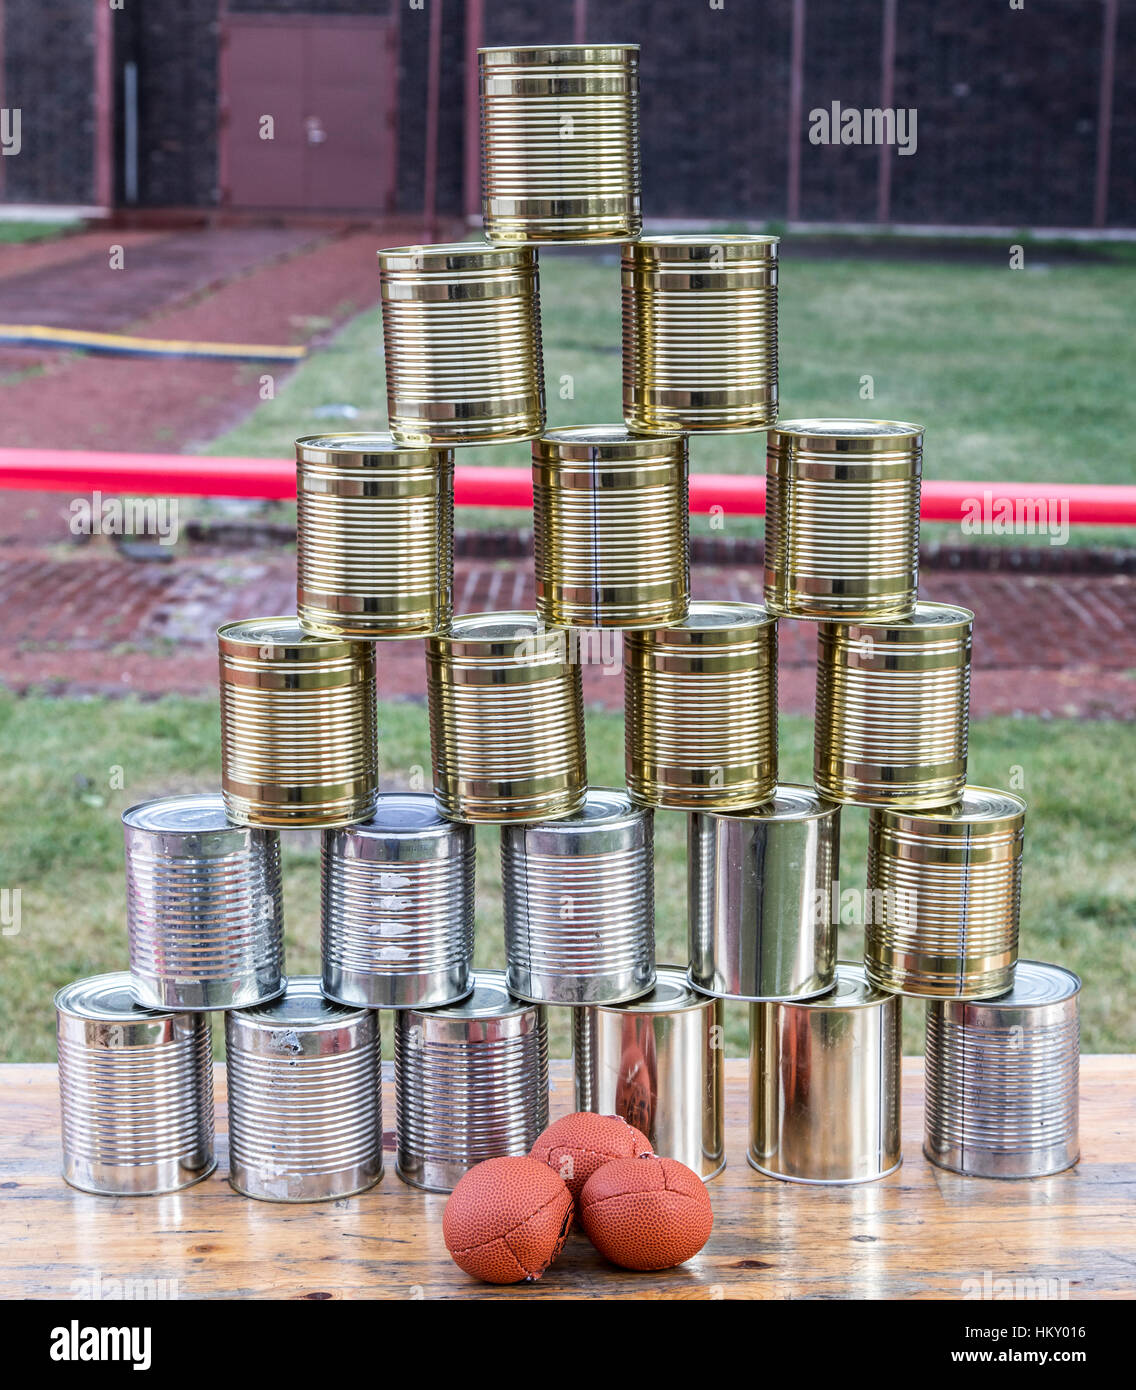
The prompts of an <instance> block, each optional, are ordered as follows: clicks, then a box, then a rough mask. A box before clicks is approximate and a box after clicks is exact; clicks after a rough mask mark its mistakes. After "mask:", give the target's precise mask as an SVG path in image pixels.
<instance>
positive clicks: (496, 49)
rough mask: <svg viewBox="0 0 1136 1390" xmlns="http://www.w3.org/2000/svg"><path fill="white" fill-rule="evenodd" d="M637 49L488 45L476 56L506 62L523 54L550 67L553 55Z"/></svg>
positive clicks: (624, 45)
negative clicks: (540, 60)
mask: <svg viewBox="0 0 1136 1390" xmlns="http://www.w3.org/2000/svg"><path fill="white" fill-rule="evenodd" d="M639 49H640V45H639V44H637V43H552V44H549V43H528V44H525V43H522V44H490V45H489V46H488V47H486V48H479V49H478V50H477V56H478V57H479V58H481V57H486V58H488V57H491V56H492V57H497V58H500V59H502V60H504V61H506V62H507V61H508V60H509V59H510V58H512V57H513V56H514V55H516V54H522V53H523V54H526V55H528V56H530V57H533V58H543V59H544V61H545V62H547V63H549V64H550V65H551V64H553V63H554V62H555V58H554V57H553V55H554V54H557V53H638V52H639Z"/></svg>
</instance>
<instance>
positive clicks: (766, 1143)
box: [748, 961, 903, 1186]
mask: <svg viewBox="0 0 1136 1390" xmlns="http://www.w3.org/2000/svg"><path fill="white" fill-rule="evenodd" d="M902 1003H903V1001H902V999H901V997H900V996H899V995H898V994H885V993H883V991H882V990H878V989H876V988H875V986H874V985H872V984H871V983H870V982H869V981H868V978H867V976H866V975H865V974H864V970H863V967H862V966H860V965H858V964H856V965H853V964H851V963H850V962H848V961H841V962H840V963H839V964H838V965H837V967H836V984H835V986H834V987H833V989H831V990H830V991H829V993H828V994H822V995H821V996H820V997H819V998H817V999H805V1000H795V1001H792V1002H789V1001H782V1002H780V1003H764V1004H751V1005H750V1043H749V1088H750V1089H749V1155H748V1161H749V1165H750V1167H751V1168H756V1169H757V1171H758V1172H759V1173H765V1174H766V1175H767V1176H769V1177H771V1178H782V1179H784V1180H785V1181H787V1182H803V1183H817V1184H826V1185H827V1184H831V1185H837V1186H840V1185H844V1184H849V1183H860V1182H872V1181H874V1180H875V1179H876V1178H884V1177H887V1175H888V1174H889V1173H894V1172H895V1170H896V1169H897V1168H898V1167H899V1165H900V1163H901V1161H902V1155H901V1151H900V1138H899V1103H900V1089H899V1080H900V1042H901V1038H900V1034H901V1026H900V1025H901V1016H900V1008H901V1005H902Z"/></svg>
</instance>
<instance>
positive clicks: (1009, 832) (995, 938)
mask: <svg viewBox="0 0 1136 1390" xmlns="http://www.w3.org/2000/svg"><path fill="white" fill-rule="evenodd" d="M1025 818H1026V804H1025V802H1024V801H1023V800H1022V799H1021V798H1020V797H1017V796H1014V794H1013V793H1012V792H1004V791H998V790H996V789H995V788H993V787H974V786H965V787H963V789H962V796H961V797H960V799H959V800H958V801H957V802H955V803H954V805H953V806H943V807H939V808H938V809H936V810H931V811H906V810H890V809H883V808H877V809H874V810H873V811H872V813H871V815H870V817H869V823H868V902H867V911H866V912H865V919H866V932H867V944H866V950H865V965H866V967H867V971H868V978H869V979H870V980H871V981H872V983H873V984H874V985H878V986H879V987H880V989H887V990H894V991H896V992H897V993H900V994H913V995H917V996H926V997H934V996H942V997H949V998H953V999H990V998H993V997H995V996H997V995H1000V994H1005V993H1006V991H1007V990H1008V989H1010V988H1011V987H1012V986H1013V983H1014V964H1015V962H1016V961H1017V958H1018V906H1019V902H1020V896H1021V878H1022V841H1023V838H1024V832H1025Z"/></svg>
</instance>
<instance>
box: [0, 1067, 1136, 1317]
mask: <svg viewBox="0 0 1136 1390" xmlns="http://www.w3.org/2000/svg"><path fill="white" fill-rule="evenodd" d="M922 1073H923V1066H922V1061H921V1060H920V1059H918V1058H905V1059H904V1066H903V1144H904V1153H905V1161H904V1164H903V1167H902V1168H900V1170H899V1171H898V1172H897V1173H894V1174H893V1175H892V1176H891V1177H888V1178H884V1179H883V1180H882V1181H880V1182H876V1183H868V1184H866V1185H863V1186H859V1187H805V1186H801V1185H799V1184H795V1183H782V1182H778V1181H776V1180H774V1179H771V1178H765V1177H762V1176H761V1175H760V1174H758V1173H755V1172H754V1171H753V1170H752V1169H751V1168H750V1167H749V1166H748V1165H747V1164H746V1161H745V1149H746V1108H747V1099H746V1064H745V1062H744V1061H743V1060H730V1061H729V1062H727V1066H726V1075H727V1131H726V1148H727V1157H728V1166H727V1168H726V1170H725V1172H724V1173H722V1174H721V1176H720V1177H718V1178H715V1179H714V1180H713V1181H712V1182H711V1183H710V1184H709V1191H710V1195H711V1198H712V1199H713V1203H714V1233H713V1235H712V1236H711V1238H710V1242H709V1244H708V1245H707V1246H706V1248H705V1250H703V1252H702V1253H701V1254H700V1255H699V1256H697V1257H696V1258H695V1259H693V1260H691V1261H690V1262H689V1263H688V1264H686V1265H683V1266H681V1267H680V1268H678V1269H673V1270H666V1271H664V1272H662V1273H659V1274H635V1273H631V1272H628V1271H623V1270H618V1269H614V1268H613V1267H611V1266H610V1265H607V1264H606V1263H605V1262H604V1261H603V1260H602V1259H601V1258H600V1257H599V1256H598V1255H597V1254H596V1252H595V1251H594V1250H593V1249H592V1247H591V1246H590V1245H589V1244H588V1242H587V1240H586V1239H585V1238H584V1237H583V1236H582V1235H580V1234H578V1233H574V1234H573V1236H572V1237H571V1238H570V1240H569V1243H568V1246H567V1247H566V1249H565V1251H564V1254H563V1255H562V1256H561V1258H560V1260H559V1261H558V1262H557V1264H556V1265H555V1266H554V1267H553V1268H552V1270H550V1271H549V1273H548V1274H546V1275H545V1276H544V1278H543V1279H541V1280H540V1281H539V1282H538V1283H536V1284H517V1285H511V1286H509V1287H507V1288H496V1287H493V1286H490V1285H485V1284H478V1283H476V1282H474V1281H473V1280H471V1279H470V1278H468V1277H467V1276H466V1275H465V1274H463V1273H462V1272H461V1271H460V1270H458V1269H457V1267H456V1266H455V1265H454V1264H453V1263H452V1262H451V1261H450V1259H449V1256H448V1255H447V1253H446V1248H445V1246H444V1244H443V1242H442V1225H441V1217H442V1209H443V1207H444V1206H445V1202H446V1199H445V1197H444V1196H433V1195H429V1194H426V1193H421V1192H417V1191H415V1190H413V1189H412V1188H409V1187H407V1186H405V1185H404V1184H403V1183H401V1182H400V1181H399V1180H398V1178H397V1177H396V1176H395V1172H394V1157H393V1154H392V1153H390V1152H389V1148H390V1144H391V1140H392V1137H393V1136H392V1135H391V1134H390V1133H388V1135H387V1144H388V1155H387V1171H386V1173H385V1175H384V1177H383V1180H382V1182H381V1183H380V1184H379V1186H378V1187H377V1188H374V1189H373V1190H372V1191H371V1192H368V1193H365V1194H363V1195H362V1196H359V1197H352V1198H348V1199H346V1200H344V1201H339V1202H334V1203H318V1204H310V1205H305V1206H278V1205H274V1204H271V1203H268V1202H254V1201H249V1200H247V1199H245V1198H242V1197H238V1196H237V1195H236V1193H234V1192H233V1191H232V1190H231V1189H230V1187H229V1185H228V1183H227V1182H226V1180H225V1178H224V1176H223V1174H224V1173H225V1171H226V1151H225V1146H226V1141H225V1138H224V1129H225V1117H224V1069H223V1068H219V1069H218V1077H217V1095H218V1100H219V1106H218V1125H217V1130H218V1159H219V1163H218V1173H217V1174H214V1175H213V1176H212V1177H211V1178H209V1179H207V1180H206V1181H205V1182H202V1183H199V1184H198V1185H197V1186H195V1187H191V1188H187V1189H186V1190H184V1191H183V1192H180V1193H176V1194H174V1195H171V1196H168V1197H143V1198H126V1197H118V1198H112V1197H94V1196H90V1195H87V1194H85V1193H82V1192H76V1191H73V1190H72V1189H71V1188H69V1187H67V1186H66V1184H65V1183H64V1182H63V1181H62V1179H61V1178H60V1177H59V1163H60V1151H59V1122H58V1099H57V1094H56V1085H55V1068H54V1067H50V1066H16V1065H8V1066H3V1067H0V1297H3V1298H21V1297H23V1298H28V1297H31V1298H47V1297H54V1298H75V1297H90V1296H92V1293H98V1294H101V1296H103V1297H106V1296H107V1295H108V1292H109V1293H111V1294H113V1292H114V1290H115V1289H116V1287H118V1286H117V1285H116V1284H115V1281H127V1280H129V1281H135V1287H136V1288H146V1285H147V1281H155V1282H154V1284H153V1288H152V1291H150V1296H154V1294H155V1293H157V1294H158V1295H162V1294H164V1295H165V1296H169V1295H171V1294H173V1295H174V1296H176V1297H178V1298H181V1299H196V1298H308V1299H322V1298H399V1299H406V1298H426V1299H435V1298H463V1299H468V1298H471V1297H472V1298H694V1299H698V1298H747V1299H748V1298H942V1299H961V1298H964V1297H966V1296H967V1295H968V1293H969V1294H970V1296H972V1297H973V1296H975V1295H976V1294H977V1295H978V1296H981V1294H982V1289H983V1285H984V1283H985V1287H986V1296H987V1297H990V1296H991V1295H993V1296H994V1297H998V1296H999V1294H1000V1293H1002V1294H1003V1296H1012V1294H1011V1292H1010V1286H1009V1285H1004V1284H1000V1283H999V1282H998V1281H1001V1280H1011V1281H1030V1282H1029V1283H1027V1284H1024V1285H1023V1284H1021V1283H1017V1284H1015V1286H1014V1289H1015V1291H1016V1293H1017V1295H1018V1296H1019V1297H1020V1296H1022V1293H1023V1291H1024V1293H1025V1296H1031V1293H1030V1291H1031V1290H1032V1291H1033V1294H1032V1296H1035V1297H1036V1296H1037V1291H1039V1290H1041V1291H1046V1290H1048V1292H1049V1294H1050V1296H1054V1295H1055V1294H1056V1295H1057V1296H1068V1297H1070V1298H1101V1297H1106V1298H1109V1297H1111V1298H1119V1297H1125V1298H1130V1297H1132V1295H1133V1292H1134V1291H1136V1145H1134V1143H1133V1136H1134V1135H1136V1057H1120V1056H1110V1057H1086V1058H1084V1059H1083V1061H1082V1067H1081V1147H1082V1161H1081V1162H1080V1163H1079V1164H1078V1166H1077V1167H1076V1168H1075V1169H1072V1170H1070V1171H1069V1172H1067V1173H1062V1174H1059V1175H1058V1176H1056V1177H1052V1178H1036V1179H1033V1180H1031V1181H1026V1182H995V1181H989V1180H983V1179H977V1178H962V1177H958V1176H956V1175H954V1174H952V1173H947V1172H944V1171H942V1170H941V1169H938V1168H935V1167H933V1166H932V1165H931V1164H930V1163H928V1162H927V1160H926V1159H925V1158H924V1157H923V1155H922V1151H921V1144H922V1119H923V1116H922ZM383 1104H384V1107H385V1109H384V1112H383V1113H384V1118H385V1120H386V1123H387V1125H388V1127H389V1126H390V1125H391V1124H392V1121H393V1115H394V1102H393V1096H392V1094H391V1087H390V1081H389V1077H388V1078H387V1081H386V1084H385V1085H384V1096H383ZM570 1109H571V1091H570V1085H569V1075H568V1065H567V1063H564V1062H559V1063H554V1064H553V1098H552V1114H553V1116H554V1117H556V1116H558V1115H562V1114H565V1113H567V1112H568V1111H569V1110H570ZM174 1280H176V1287H175V1286H174V1285H173V1284H172V1283H171V1281H174ZM1038 1280H1045V1281H1057V1282H1055V1283H1053V1284H1052V1285H1044V1286H1042V1285H1038V1284H1037V1283H1036V1282H1034V1281H1038ZM1062 1280H1066V1281H1068V1283H1067V1286H1066V1285H1063V1284H1061V1283H1060V1281H1062ZM161 1281H165V1282H164V1283H163V1282H161ZM1066 1289H1067V1293H1066Z"/></svg>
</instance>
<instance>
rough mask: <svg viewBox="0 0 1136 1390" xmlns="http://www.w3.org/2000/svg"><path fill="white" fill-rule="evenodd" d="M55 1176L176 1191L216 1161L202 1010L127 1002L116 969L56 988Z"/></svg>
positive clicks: (102, 1189) (139, 1192)
mask: <svg viewBox="0 0 1136 1390" xmlns="http://www.w3.org/2000/svg"><path fill="white" fill-rule="evenodd" d="M55 1011H56V1040H57V1046H58V1054H59V1100H60V1109H61V1113H62V1122H63V1176H64V1178H65V1179H66V1181H67V1182H68V1183H70V1184H71V1186H72V1187H77V1188H79V1189H80V1190H81V1191H83V1192H97V1193H105V1194H108V1195H122V1196H133V1197H141V1196H146V1195H150V1194H156V1193H161V1192H176V1191H178V1189H179V1188H182V1187H188V1186H189V1185H190V1184H191V1183H195V1182H200V1181H201V1179H202V1178H206V1177H208V1176H209V1174H210V1173H211V1172H212V1171H213V1169H214V1168H215V1167H216V1161H215V1159H214V1157H213V1068H212V1050H211V1047H210V1037H211V1034H210V1028H209V1017H208V1015H207V1014H201V1013H166V1012H162V1011H158V1010H152V1009H144V1008H142V1007H141V1006H139V1005H137V1004H135V1002H134V996H133V993H132V991H131V985H130V976H129V975H128V974H127V973H126V972H125V971H117V972H115V973H113V974H110V975H95V976H93V977H91V978H90V979H86V980H77V981H76V982H75V983H74V984H70V985H67V986H66V987H65V988H63V989H61V990H60V991H59V992H58V994H56V996H55Z"/></svg>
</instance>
